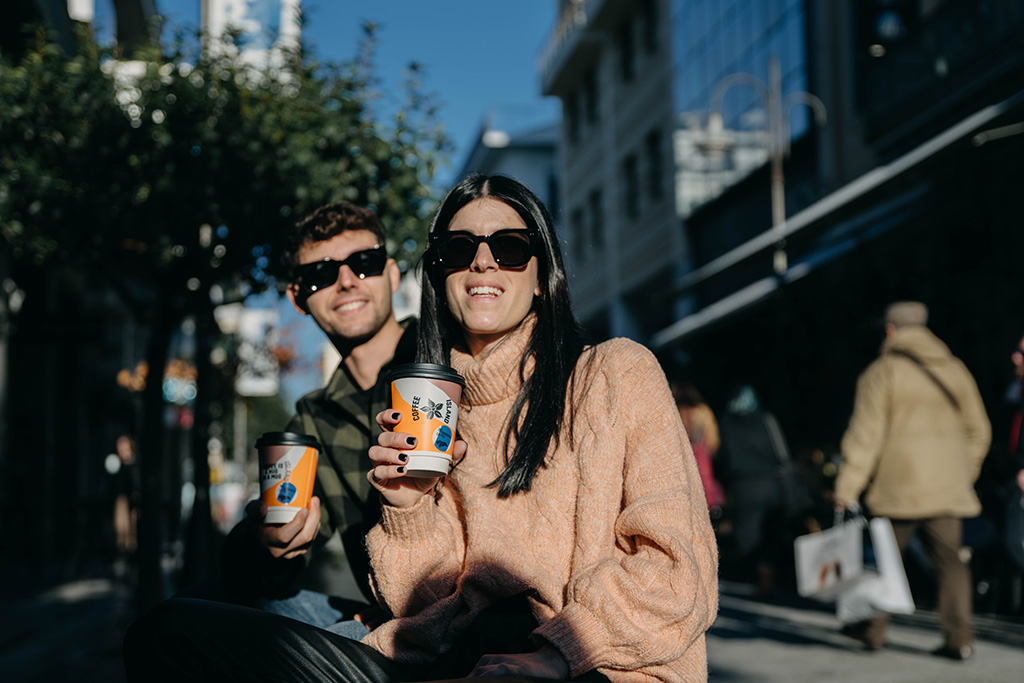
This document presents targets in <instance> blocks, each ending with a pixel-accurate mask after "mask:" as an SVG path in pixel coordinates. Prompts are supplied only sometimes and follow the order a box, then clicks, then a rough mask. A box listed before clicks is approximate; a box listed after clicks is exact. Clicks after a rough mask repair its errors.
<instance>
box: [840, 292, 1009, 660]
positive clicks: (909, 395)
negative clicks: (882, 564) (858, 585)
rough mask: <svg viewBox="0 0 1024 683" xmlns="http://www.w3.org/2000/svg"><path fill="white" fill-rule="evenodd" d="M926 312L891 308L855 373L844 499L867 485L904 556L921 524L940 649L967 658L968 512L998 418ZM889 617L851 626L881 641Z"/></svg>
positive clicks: (849, 500)
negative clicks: (871, 353) (876, 346)
mask: <svg viewBox="0 0 1024 683" xmlns="http://www.w3.org/2000/svg"><path fill="white" fill-rule="evenodd" d="M927 322H928V309H927V307H926V306H925V305H924V304H923V303H921V302H918V301H901V302H897V303H894V304H892V305H890V306H889V307H888V308H887V309H886V312H885V341H884V342H883V343H882V348H881V353H880V355H879V358H878V359H877V360H875V361H874V362H873V363H872V364H871V365H870V366H868V368H867V370H865V371H864V372H863V373H862V374H861V376H860V378H859V379H858V380H857V394H856V398H855V401H854V408H853V415H852V417H851V418H850V424H849V427H848V428H847V430H846V433H845V435H844V436H843V440H842V456H843V461H842V464H841V465H840V468H839V474H838V476H837V478H836V506H837V508H839V509H844V508H848V507H850V506H851V505H853V504H855V503H857V502H858V500H859V499H860V496H861V494H862V493H863V492H864V491H865V490H866V491H867V493H866V495H865V503H866V506H867V508H868V510H869V511H870V512H871V513H872V514H874V515H880V516H884V517H888V518H890V519H891V520H892V525H893V530H894V531H895V533H896V541H897V543H898V544H899V547H900V552H901V553H902V554H903V556H904V559H905V558H906V551H907V546H908V544H909V543H910V540H911V537H912V536H913V534H914V533H915V532H917V531H920V532H921V534H922V536H923V539H922V540H923V541H924V544H925V547H926V548H927V551H928V555H929V557H930V559H931V561H932V563H933V564H934V566H935V572H936V577H937V579H938V584H939V601H938V607H939V621H940V625H941V628H942V635H943V644H942V646H941V647H939V648H938V649H936V650H935V651H934V654H936V655H939V656H943V657H949V658H951V659H956V660H964V659H968V658H969V657H970V656H971V655H972V654H973V646H972V640H973V631H972V628H971V578H970V565H969V561H970V551H969V550H967V549H965V548H963V547H962V538H963V529H962V519H963V518H965V517H974V516H976V515H977V514H978V513H979V512H981V504H980V502H979V501H978V497H977V495H976V494H975V492H974V482H975V480H976V479H977V478H978V474H979V473H980V471H981V465H982V462H983V460H984V458H985V454H986V453H987V451H988V446H989V442H990V439H991V427H990V425H989V421H988V416H987V415H986V413H985V406H984V404H983V403H982V400H981V396H980V394H979V392H978V387H977V385H976V384H975V381H974V378H973V377H972V376H971V374H970V372H969V371H968V370H967V368H966V367H965V366H964V364H963V363H962V362H961V361H960V360H959V359H957V358H956V357H955V356H954V355H953V354H952V353H951V352H950V350H949V348H948V347H947V346H946V345H945V344H944V343H943V342H942V341H941V340H940V339H939V338H938V337H936V336H935V335H934V334H933V333H932V332H931V331H930V330H929V329H928V328H927V327H926V325H927ZM888 623H889V618H888V615H886V614H879V615H878V616H876V617H874V618H872V619H870V620H868V621H865V622H861V623H858V624H854V625H851V626H849V627H847V628H846V629H844V633H846V635H849V636H851V637H853V638H856V639H857V640H859V641H861V642H863V643H864V644H865V645H866V646H867V647H868V648H869V649H878V648H880V647H882V646H883V645H884V643H885V632H886V629H887V627H888Z"/></svg>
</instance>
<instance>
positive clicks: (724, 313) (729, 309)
mask: <svg viewBox="0 0 1024 683" xmlns="http://www.w3.org/2000/svg"><path fill="white" fill-rule="evenodd" d="M1022 102H1024V93H1018V94H1017V95H1014V96H1013V97H1011V98H1009V99H1007V100H1004V101H1003V102H999V103H997V104H993V105H990V106H988V107H985V108H984V109H982V110H980V111H978V112H975V113H974V114H972V115H971V116H968V117H967V118H965V119H964V120H962V121H960V122H959V123H957V124H956V125H954V126H951V127H950V128H948V129H946V130H945V131H943V132H942V133H940V134H939V135H936V136H935V137H934V138H932V139H930V140H928V141H927V142H925V143H923V144H921V145H919V146H918V147H916V148H914V149H913V150H911V151H910V152H908V153H906V154H904V155H903V156H901V157H899V158H897V159H895V160H894V161H892V162H890V163H888V164H885V165H883V166H879V167H877V168H875V169H872V170H871V171H868V172H867V173H865V174H864V175H862V176H860V177H859V178H857V179H856V180H853V181H852V182H850V183H848V184H846V185H844V186H843V187H841V188H839V189H838V190H836V191H835V192H832V193H831V194H828V195H826V196H825V197H823V198H822V199H820V200H818V201H817V202H815V203H814V204H812V205H811V206H809V207H807V208H806V209H804V210H803V211H801V212H799V213H797V214H796V215H794V216H792V217H791V218H790V219H789V220H787V221H786V222H785V223H784V224H783V225H781V226H778V227H774V228H770V229H768V230H766V231H765V232H763V233H761V234H760V235H758V236H757V237H754V238H752V239H750V240H748V241H747V242H744V243H743V244H741V245H740V246H738V247H736V248H735V249H733V250H731V251H729V252H727V253H725V254H723V255H721V256H719V257H718V258H716V259H714V260H712V261H710V262H709V263H707V264H705V265H703V266H701V267H699V268H696V269H695V270H693V271H691V272H689V273H687V274H686V275H684V276H683V277H682V278H680V280H679V281H678V282H677V284H676V285H675V286H674V287H673V293H674V294H676V295H679V294H682V293H684V292H686V291H688V290H690V289H693V288H694V287H695V286H696V285H698V284H700V283H701V282H704V281H705V280H707V279H709V278H711V277H713V276H716V275H719V274H720V273H722V272H724V271H726V270H728V269H730V268H732V267H734V266H736V265H738V264H740V263H742V262H744V261H746V260H747V259H749V258H751V257H753V256H756V255H758V254H761V253H764V252H766V251H767V250H769V249H773V248H774V246H775V244H776V243H777V242H778V241H779V240H780V239H786V238H788V237H790V236H792V235H794V234H796V233H799V232H801V231H804V230H806V229H807V228H809V227H811V226H814V225H817V224H820V223H821V222H822V221H824V220H827V219H828V218H829V217H830V216H832V215H834V214H835V213H836V212H837V211H839V210H840V209H842V208H844V207H847V206H848V205H850V204H852V203H853V202H855V201H857V200H858V199H861V198H862V197H865V196H866V195H868V194H870V193H871V192H873V191H875V190H877V189H879V188H880V187H882V186H883V185H885V184H886V183H888V182H890V181H892V180H893V179H895V178H897V177H899V176H900V175H902V174H904V173H907V172H908V171H910V170H912V169H914V168H915V167H917V166H919V165H920V164H922V163H924V162H925V161H927V160H929V159H931V158H932V157H934V156H935V155H936V154H938V153H939V152H941V151H943V150H945V149H947V148H948V147H950V146H951V145H953V144H954V143H956V142H959V141H961V140H963V139H964V138H966V137H967V136H969V135H971V134H973V133H975V131H977V130H978V128H980V127H982V126H985V125H988V124H990V123H991V122H992V121H994V120H995V119H996V118H998V117H999V116H1001V115H1003V114H1005V113H1006V112H1008V111H1010V110H1011V109H1012V108H1013V107H1015V106H1018V105H1020V104H1021V103H1022ZM925 193H926V188H925V187H923V186H918V187H915V188H912V189H910V190H908V191H906V192H904V193H902V194H900V195H898V196H896V197H894V198H891V199H889V200H887V201H885V202H884V203H882V204H879V205H877V206H875V207H872V208H871V209H870V210H868V211H865V212H863V213H860V214H858V215H856V216H855V217H853V218H851V219H848V220H847V221H843V222H842V223H840V224H839V225H837V226H836V228H835V229H834V230H832V231H831V234H832V235H833V236H834V237H836V238H841V239H837V240H835V241H834V242H833V243H831V244H829V245H827V246H825V247H823V248H822V249H819V250H818V251H816V252H814V253H813V254H811V255H809V256H808V257H807V258H806V259H805V260H803V261H801V262H799V263H796V264H794V265H793V266H792V267H790V268H789V269H788V270H787V272H786V273H785V275H784V276H782V277H781V278H776V277H767V278H764V279H762V280H758V281H755V282H753V283H751V284H749V285H746V286H745V287H743V288H741V289H739V290H738V291H736V292H733V293H732V294H729V295H726V296H724V297H722V298H721V299H719V300H718V301H716V302H714V303H712V304H710V305H708V306H705V307H704V308H702V309H700V310H699V311H697V312H695V313H691V314H690V315H687V316H686V317H684V318H682V319H680V320H677V321H676V322H674V323H672V324H671V325H669V326H668V327H666V328H664V329H662V330H659V331H658V332H656V333H655V334H653V335H652V336H651V340H650V346H651V348H652V349H654V350H655V351H660V350H662V349H664V348H665V347H667V346H670V345H672V344H675V343H678V342H680V341H682V340H683V339H685V338H686V337H688V336H690V335H692V334H694V333H695V332H697V331H699V330H701V329H702V328H704V327H706V326H708V325H710V324H712V323H715V322H718V321H721V320H722V319H724V318H726V317H728V316H731V315H734V314H736V313H739V312H740V311H742V310H744V309H746V308H749V307H750V306H752V305H754V304H756V303H758V302H759V301H762V300H764V299H766V298H767V297H768V296H770V295H771V294H772V293H773V292H775V291H776V290H777V289H778V288H779V286H780V280H781V281H782V282H793V281H796V280H798V279H800V278H802V277H805V276H806V275H808V274H809V273H810V272H812V271H813V270H815V269H817V268H819V267H820V266H822V265H824V264H826V263H828V262H829V261H832V260H833V259H835V258H837V257H838V256H840V255H841V254H843V253H845V252H847V251H849V250H850V249H851V248H853V247H854V246H856V244H859V243H861V242H863V241H865V240H867V239H872V238H874V237H877V236H878V235H880V234H882V233H884V232H887V231H888V230H891V229H892V228H894V227H897V226H898V225H899V224H901V223H903V222H904V221H905V220H906V219H907V218H909V217H910V215H911V214H913V213H917V212H919V211H920V210H921V207H920V206H919V203H917V202H915V200H917V199H920V197H921V196H923V195H924V194H925Z"/></svg>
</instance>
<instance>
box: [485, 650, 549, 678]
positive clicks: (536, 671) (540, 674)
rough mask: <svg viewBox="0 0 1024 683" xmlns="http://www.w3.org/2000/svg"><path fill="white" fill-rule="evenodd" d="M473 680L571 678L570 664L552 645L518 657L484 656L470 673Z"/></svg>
mask: <svg viewBox="0 0 1024 683" xmlns="http://www.w3.org/2000/svg"><path fill="white" fill-rule="evenodd" d="M469 675H470V677H471V678H490V677H493V676H533V677H535V678H553V679H555V680H564V679H567V678H569V664H568V662H566V661H565V660H564V659H563V658H562V653H561V652H559V651H558V650H556V649H555V648H553V647H552V646H550V645H545V646H544V647H542V648H541V649H539V650H537V651H536V652H527V653H525V654H518V655H484V656H483V657H481V658H480V661H479V662H477V663H476V666H475V667H473V670H472V671H471V672H470V674H469Z"/></svg>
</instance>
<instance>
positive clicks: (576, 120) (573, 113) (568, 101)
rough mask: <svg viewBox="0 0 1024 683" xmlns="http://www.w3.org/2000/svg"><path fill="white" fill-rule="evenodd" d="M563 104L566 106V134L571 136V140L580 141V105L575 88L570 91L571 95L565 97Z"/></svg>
mask: <svg viewBox="0 0 1024 683" xmlns="http://www.w3.org/2000/svg"><path fill="white" fill-rule="evenodd" d="M563 106H564V107H565V134H566V136H567V137H568V138H569V142H571V143H576V142H579V139H580V106H579V100H578V98H577V97H576V91H575V90H573V91H572V92H571V93H569V95H568V96H567V97H566V98H565V101H564V102H563Z"/></svg>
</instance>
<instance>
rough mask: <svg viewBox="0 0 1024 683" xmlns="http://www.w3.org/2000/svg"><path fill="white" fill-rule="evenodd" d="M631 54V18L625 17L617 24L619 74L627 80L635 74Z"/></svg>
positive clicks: (632, 55)
mask: <svg viewBox="0 0 1024 683" xmlns="http://www.w3.org/2000/svg"><path fill="white" fill-rule="evenodd" d="M635 56H636V55H634V54H633V20H632V19H631V18H627V19H625V20H624V21H623V22H622V24H620V25H619V75H620V76H622V80H623V81H625V82H627V83H628V82H629V81H632V80H633V76H635V75H636V62H635Z"/></svg>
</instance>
